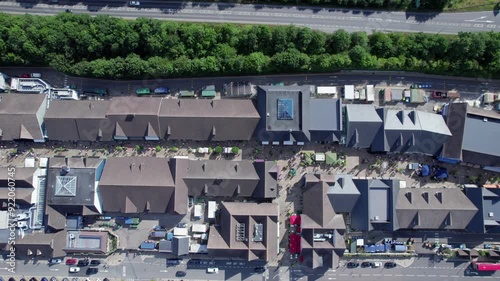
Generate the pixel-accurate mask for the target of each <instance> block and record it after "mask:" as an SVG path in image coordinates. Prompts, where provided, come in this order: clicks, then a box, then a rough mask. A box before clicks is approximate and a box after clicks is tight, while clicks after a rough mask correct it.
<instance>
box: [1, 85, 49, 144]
mask: <svg viewBox="0 0 500 281" xmlns="http://www.w3.org/2000/svg"><path fill="white" fill-rule="evenodd" d="M46 109H47V96H46V95H41V94H8V95H6V94H4V95H2V96H1V97H0V140H2V141H11V140H21V139H22V140H32V141H34V140H39V141H40V140H44V137H43V133H42V123H43V120H42V118H43V115H44V114H45V111H46Z"/></svg>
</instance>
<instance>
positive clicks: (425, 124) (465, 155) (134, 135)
mask: <svg viewBox="0 0 500 281" xmlns="http://www.w3.org/2000/svg"><path fill="white" fill-rule="evenodd" d="M309 91H310V87H309V86H260V87H258V90H257V98H256V100H255V101H254V100H238V99H221V100H201V99H193V100H178V99H168V98H160V97H149V98H144V97H118V98H113V99H112V100H95V101H62V100H56V101H51V102H50V103H48V102H47V100H46V97H45V95H30V94H7V95H2V96H1V99H0V138H1V140H3V141H12V140H32V141H35V142H44V141H46V140H53V141H112V140H196V141H247V140H251V139H255V140H257V141H259V142H261V143H262V144H263V145H303V144H305V143H308V142H327V143H341V144H344V145H346V146H347V147H353V148H366V149H369V150H370V151H372V152H386V153H396V152H407V153H420V154H426V155H432V156H441V159H447V160H448V159H452V160H450V161H454V162H457V161H463V162H467V163H472V164H479V165H484V166H495V165H498V163H500V147H499V146H498V145H497V144H496V140H498V139H499V138H500V135H499V134H500V114H498V113H496V112H492V111H486V110H481V109H477V108H473V107H470V106H468V105H467V104H466V103H450V104H447V105H446V106H445V107H444V110H443V114H434V113H429V112H424V111H418V110H401V109H393V108H390V107H382V108H376V107H375V106H373V105H367V104H347V105H343V104H342V100H341V99H335V98H333V99H322V98H311V95H310V92H309ZM12 116H16V118H12ZM478 135H484V136H485V137H484V138H481V139H476V136H478Z"/></svg>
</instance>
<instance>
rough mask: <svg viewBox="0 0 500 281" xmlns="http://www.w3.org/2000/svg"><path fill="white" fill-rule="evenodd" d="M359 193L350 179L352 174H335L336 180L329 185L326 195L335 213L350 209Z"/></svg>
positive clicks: (345, 211)
mask: <svg viewBox="0 0 500 281" xmlns="http://www.w3.org/2000/svg"><path fill="white" fill-rule="evenodd" d="M359 196H360V193H359V191H358V188H357V187H356V185H355V184H354V181H353V180H352V175H337V180H336V181H335V182H334V183H333V184H332V185H330V188H329V190H328V197H330V200H331V202H332V205H333V209H334V210H335V212H337V213H348V212H351V211H352V208H353V207H354V204H356V201H357V200H358V198H359Z"/></svg>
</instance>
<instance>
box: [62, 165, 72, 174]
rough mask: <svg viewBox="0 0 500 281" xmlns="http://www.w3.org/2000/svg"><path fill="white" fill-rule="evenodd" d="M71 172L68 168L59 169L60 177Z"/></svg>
mask: <svg viewBox="0 0 500 281" xmlns="http://www.w3.org/2000/svg"><path fill="white" fill-rule="evenodd" d="M70 171H71V168H70V167H69V166H63V167H62V169H61V176H65V175H67V174H68V173H69V172H70Z"/></svg>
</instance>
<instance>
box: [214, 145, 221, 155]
mask: <svg viewBox="0 0 500 281" xmlns="http://www.w3.org/2000/svg"><path fill="white" fill-rule="evenodd" d="M214 152H215V153H216V154H221V153H222V147H220V146H216V147H215V148H214Z"/></svg>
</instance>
